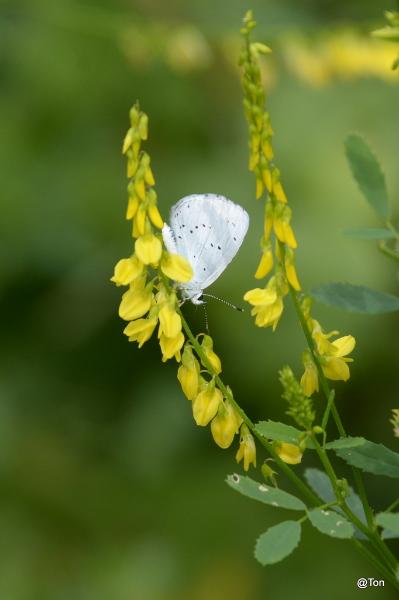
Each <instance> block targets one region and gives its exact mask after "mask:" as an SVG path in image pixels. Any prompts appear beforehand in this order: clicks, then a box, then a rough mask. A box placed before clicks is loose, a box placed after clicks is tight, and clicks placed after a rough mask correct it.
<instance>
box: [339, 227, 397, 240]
mask: <svg viewBox="0 0 399 600" xmlns="http://www.w3.org/2000/svg"><path fill="white" fill-rule="evenodd" d="M343 234H344V235H346V236H348V237H351V238H354V239H356V240H393V239H395V237H396V236H395V234H394V233H393V232H392V231H390V229H383V228H380V229H377V228H373V227H353V228H351V229H344V230H343Z"/></svg>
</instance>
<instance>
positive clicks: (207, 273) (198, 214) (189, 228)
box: [162, 194, 249, 304]
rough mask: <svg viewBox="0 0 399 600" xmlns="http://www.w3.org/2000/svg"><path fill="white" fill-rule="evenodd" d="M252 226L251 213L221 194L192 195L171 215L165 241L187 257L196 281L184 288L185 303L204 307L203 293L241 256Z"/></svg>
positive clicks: (170, 247)
mask: <svg viewBox="0 0 399 600" xmlns="http://www.w3.org/2000/svg"><path fill="white" fill-rule="evenodd" d="M248 225H249V217H248V213H247V212H246V211H245V210H244V209H243V208H242V207H241V206H239V205H238V204H235V203H234V202H232V201H231V200H229V199H228V198H225V197H224V196H219V195H217V194H192V195H190V196H185V197H184V198H182V199H181V200H179V201H178V202H177V203H176V204H175V205H174V206H173V207H172V208H171V211H170V226H169V225H167V224H165V225H164V227H163V229H162V237H163V240H164V243H165V246H166V249H167V250H168V251H169V252H171V253H173V254H180V255H181V256H184V257H185V258H186V259H187V260H188V261H189V263H190V264H191V267H192V269H193V273H194V275H193V278H192V279H191V281H189V282H188V283H184V284H180V288H181V290H182V296H183V299H184V300H191V302H192V303H193V304H203V300H202V294H203V291H204V290H205V289H206V288H207V287H209V286H210V285H211V284H212V283H213V282H214V281H216V279H217V278H218V277H219V276H220V275H221V273H223V271H224V270H225V268H226V267H227V265H228V264H229V263H230V262H231V261H232V260H233V258H234V256H235V255H236V254H237V252H238V249H239V248H240V246H241V244H242V242H243V240H244V237H245V235H246V233H247V230H248Z"/></svg>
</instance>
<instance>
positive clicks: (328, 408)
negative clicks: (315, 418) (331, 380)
mask: <svg viewBox="0 0 399 600" xmlns="http://www.w3.org/2000/svg"><path fill="white" fill-rule="evenodd" d="M334 398H335V391H334V390H331V392H330V395H329V396H328V401H327V406H326V410H325V411H324V415H323V418H322V421H321V426H322V428H323V429H324V431H326V429H327V424H328V419H329V416H330V412H331V405H332V403H333V402H334Z"/></svg>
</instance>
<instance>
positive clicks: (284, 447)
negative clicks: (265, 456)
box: [275, 442, 303, 465]
mask: <svg viewBox="0 0 399 600" xmlns="http://www.w3.org/2000/svg"><path fill="white" fill-rule="evenodd" d="M275 450H276V452H277V454H278V456H279V457H280V458H281V460H282V461H283V462H285V463H287V464H288V465H298V464H299V463H300V462H301V460H302V455H303V453H302V452H301V450H300V449H299V448H298V446H295V445H294V444H288V443H286V442H279V443H277V444H275Z"/></svg>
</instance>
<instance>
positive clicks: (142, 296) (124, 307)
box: [119, 289, 152, 321]
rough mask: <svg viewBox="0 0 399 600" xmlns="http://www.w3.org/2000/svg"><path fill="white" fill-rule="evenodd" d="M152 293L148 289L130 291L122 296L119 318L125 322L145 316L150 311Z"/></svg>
mask: <svg viewBox="0 0 399 600" xmlns="http://www.w3.org/2000/svg"><path fill="white" fill-rule="evenodd" d="M151 302H152V293H151V292H150V291H148V290H147V289H145V290H143V291H141V292H140V291H139V292H137V291H136V290H133V289H130V290H128V291H127V292H125V293H124V294H123V296H122V301H121V303H120V305H119V316H120V317H121V319H124V320H125V321H133V320H134V319H138V318H139V317H142V316H143V315H145V313H146V312H148V311H149V310H150V307H151Z"/></svg>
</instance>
